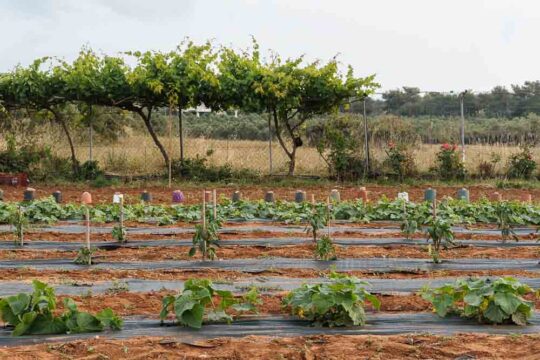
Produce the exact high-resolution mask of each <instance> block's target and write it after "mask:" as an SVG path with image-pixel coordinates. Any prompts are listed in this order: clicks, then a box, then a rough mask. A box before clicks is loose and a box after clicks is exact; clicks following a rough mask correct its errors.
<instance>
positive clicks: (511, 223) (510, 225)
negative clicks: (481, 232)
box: [493, 201, 523, 242]
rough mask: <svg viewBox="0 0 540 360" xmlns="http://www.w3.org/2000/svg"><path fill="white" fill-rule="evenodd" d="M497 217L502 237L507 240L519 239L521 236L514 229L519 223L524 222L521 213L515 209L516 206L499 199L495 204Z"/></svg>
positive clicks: (504, 240)
mask: <svg viewBox="0 0 540 360" xmlns="http://www.w3.org/2000/svg"><path fill="white" fill-rule="evenodd" d="M493 208H494V212H495V219H496V222H497V229H499V230H500V231H501V239H502V241H503V242H506V241H507V240H509V239H513V240H515V241H519V238H518V236H517V234H516V232H515V231H514V227H515V225H517V224H523V221H522V219H521V217H520V216H519V215H517V214H516V213H515V211H514V208H513V207H512V205H511V204H510V203H509V202H508V201H499V202H497V203H496V204H495V205H494V206H493Z"/></svg>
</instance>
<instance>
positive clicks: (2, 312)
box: [0, 299, 20, 325]
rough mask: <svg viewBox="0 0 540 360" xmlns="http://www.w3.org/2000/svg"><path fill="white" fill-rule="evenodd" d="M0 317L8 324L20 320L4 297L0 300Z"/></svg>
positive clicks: (14, 323)
mask: <svg viewBox="0 0 540 360" xmlns="http://www.w3.org/2000/svg"><path fill="white" fill-rule="evenodd" d="M0 318H1V319H2V321H3V322H5V323H6V324H10V325H17V324H18V323H19V322H20V320H19V317H18V316H17V315H15V314H14V313H13V310H11V307H10V306H9V304H8V302H7V300H6V299H1V300H0Z"/></svg>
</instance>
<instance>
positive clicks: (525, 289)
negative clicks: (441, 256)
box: [420, 277, 534, 325]
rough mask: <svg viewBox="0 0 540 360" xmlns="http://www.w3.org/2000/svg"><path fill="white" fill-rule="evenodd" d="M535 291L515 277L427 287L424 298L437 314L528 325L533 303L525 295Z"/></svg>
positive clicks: (480, 321)
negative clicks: (433, 287) (432, 287)
mask: <svg viewBox="0 0 540 360" xmlns="http://www.w3.org/2000/svg"><path fill="white" fill-rule="evenodd" d="M532 293H534V291H533V290H532V289H531V288H530V287H529V286H527V285H524V284H521V283H520V282H519V281H517V280H516V279H514V278H511V277H504V278H498V279H496V280H493V281H492V280H490V279H472V278H471V279H458V280H457V281H456V282H455V283H453V284H446V285H444V286H441V287H439V288H435V289H431V288H429V287H424V288H423V289H422V291H421V292H420V294H421V296H422V297H423V298H424V299H425V300H427V301H429V302H431V304H432V305H433V310H434V311H435V312H436V313H437V315H439V316H441V317H446V316H448V315H452V314H457V315H459V316H462V317H466V318H473V319H476V320H477V321H478V322H479V323H490V324H508V323H514V324H517V325H526V324H527V320H528V319H529V318H530V317H531V316H532V313H533V311H534V302H533V301H527V300H525V299H524V296H525V295H527V294H532Z"/></svg>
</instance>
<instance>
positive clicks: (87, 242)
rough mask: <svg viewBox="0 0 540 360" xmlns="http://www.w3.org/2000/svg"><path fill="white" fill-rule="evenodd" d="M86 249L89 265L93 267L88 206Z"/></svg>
mask: <svg viewBox="0 0 540 360" xmlns="http://www.w3.org/2000/svg"><path fill="white" fill-rule="evenodd" d="M86 248H87V249H88V265H92V256H91V255H90V209H89V208H88V206H86Z"/></svg>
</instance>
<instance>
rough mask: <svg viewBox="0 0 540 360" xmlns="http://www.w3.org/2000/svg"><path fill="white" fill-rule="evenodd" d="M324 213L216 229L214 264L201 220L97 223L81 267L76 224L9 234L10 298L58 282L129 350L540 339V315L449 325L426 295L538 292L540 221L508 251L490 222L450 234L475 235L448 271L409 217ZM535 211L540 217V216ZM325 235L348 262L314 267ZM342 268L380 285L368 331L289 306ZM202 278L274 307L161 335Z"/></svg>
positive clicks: (52, 339)
mask: <svg viewBox="0 0 540 360" xmlns="http://www.w3.org/2000/svg"><path fill="white" fill-rule="evenodd" d="M227 206H232V205H227ZM390 206H391V205H390ZM306 209H307V210H306ZM312 210H313V209H312V208H305V209H304V208H303V207H300V208H299V209H298V211H297V212H298V214H303V215H301V216H300V220H299V221H298V222H295V223H292V224H284V223H282V222H275V221H273V222H268V221H264V222H261V221H259V220H257V219H256V218H253V219H252V220H250V219H244V220H243V223H241V224H240V223H235V222H230V223H227V224H223V225H219V226H218V227H217V230H218V231H216V232H215V234H216V236H217V237H218V238H219V240H218V243H219V245H220V246H219V247H218V246H216V248H215V256H216V258H215V259H214V260H209V259H206V260H205V261H202V260H201V257H202V256H203V255H202V253H201V252H200V248H199V247H197V248H196V250H197V251H196V252H195V253H194V256H193V257H190V256H189V254H188V253H189V252H190V249H192V248H193V247H194V243H193V240H192V238H193V237H196V236H197V234H200V233H199V231H200V230H199V229H200V228H199V226H200V225H201V222H200V221H199V220H197V219H195V223H182V224H181V226H177V227H175V226H174V225H167V226H166V227H159V226H156V225H152V224H140V226H137V224H136V223H133V224H130V227H126V230H127V241H125V242H124V241H117V240H114V239H113V238H111V237H106V236H109V235H110V233H111V231H112V228H113V226H111V225H113V224H111V225H106V226H103V224H99V225H98V226H93V227H92V232H91V237H92V243H91V245H92V246H93V247H95V248H96V249H97V250H96V252H95V253H93V255H92V256H93V264H92V265H80V264H75V263H74V262H73V260H74V258H75V257H76V255H77V251H78V250H79V249H80V248H83V247H84V246H85V245H86V243H85V242H84V237H85V235H84V234H85V231H86V227H85V226H82V225H81V224H78V223H73V222H71V223H58V224H52V225H49V226H46V227H43V226H34V227H33V228H32V229H31V232H29V233H27V236H26V241H25V243H24V245H23V246H19V245H16V244H14V243H13V242H12V241H11V240H10V239H8V236H7V235H6V237H5V238H4V240H2V241H0V269H2V271H1V272H2V274H1V275H0V279H1V280H0V281H1V283H0V285H1V287H0V297H6V296H10V295H15V294H18V293H30V292H31V285H30V280H32V279H34V278H37V279H42V280H47V281H48V282H49V284H50V285H51V286H53V287H54V289H55V291H56V295H57V296H58V298H59V300H62V301H63V299H65V298H66V297H68V296H69V297H71V298H73V300H74V302H75V303H76V304H77V305H78V308H79V309H80V311H88V312H90V313H95V312H97V311H98V310H100V309H101V308H102V307H109V308H111V309H112V310H113V311H114V312H115V313H116V314H118V315H119V316H122V317H123V318H124V327H123V330H121V331H106V332H103V333H101V334H100V336H102V337H104V338H107V339H111V340H110V341H112V343H115V342H114V341H116V340H115V339H118V340H122V341H125V339H131V338H138V337H141V336H159V337H164V338H165V337H166V338H168V339H170V340H169V341H184V342H186V341H187V342H192V343H199V342H201V343H207V342H208V341H209V339H213V338H216V337H223V336H227V337H231V336H232V337H243V336H247V335H258V336H276V335H279V336H283V337H289V336H294V337H297V336H299V337H304V336H330V339H331V340H329V341H336V339H338V337H339V336H342V335H348V336H361V335H365V334H372V335H391V334H404V333H419V332H421V333H424V332H426V331H429V332H430V333H432V334H437V335H455V334H457V333H463V332H476V333H484V334H515V333H520V334H537V333H539V332H540V320H539V319H538V317H537V315H532V316H531V317H530V318H528V325H525V326H517V325H512V324H503V325H498V326H493V325H489V324H478V323H477V322H476V321H474V320H470V319H469V320H467V319H460V318H452V317H451V318H441V317H438V316H437V315H435V314H432V313H431V304H430V302H428V301H427V300H426V299H424V298H423V297H421V296H420V295H419V294H418V292H419V291H420V290H421V289H422V288H423V287H424V286H426V285H429V286H430V287H439V286H443V285H444V284H447V283H449V282H455V281H456V280H457V279H459V278H464V277H467V276H469V275H483V276H488V277H489V278H493V276H495V275H496V276H499V275H514V276H519V279H518V280H519V281H520V282H521V283H523V284H525V285H526V286H529V287H531V288H538V286H539V285H540V283H539V279H540V276H539V275H538V274H539V273H540V265H539V264H538V258H539V257H540V256H539V254H540V253H539V249H540V248H539V247H538V243H537V242H536V240H535V238H534V236H535V231H536V228H535V226H536V225H535V224H532V223H526V224H521V225H520V226H517V225H516V224H512V227H511V228H510V230H511V231H512V234H513V235H516V237H517V238H518V239H519V241H517V242H516V241H514V239H513V238H512V239H506V241H504V242H503V241H502V240H501V228H500V226H499V225H497V224H488V223H483V224H482V225H481V226H478V227H477V228H476V229H469V228H466V227H464V226H461V225H459V226H454V227H450V230H451V231H452V232H453V233H456V234H461V235H463V238H460V239H455V241H454V242H453V243H452V244H450V243H449V244H448V247H447V249H445V248H444V247H442V248H441V250H440V254H439V255H440V263H434V262H433V260H432V257H431V255H430V251H431V249H430V247H431V245H432V240H430V241H426V238H425V235H424V233H423V231H424V229H423V228H422V227H418V228H417V229H416V231H415V233H414V234H407V236H405V235H404V234H403V233H402V230H403V229H402V226H401V222H400V221H399V220H393V221H390V220H388V219H386V220H385V221H384V222H380V223H378V222H372V223H370V224H362V225H360V224H357V223H355V222H354V220H347V221H349V222H350V223H345V222H342V223H335V222H333V220H331V223H330V224H328V223H324V221H323V223H322V225H321V223H319V224H316V226H313V221H312V220H313V219H312V218H310V217H309V216H307V215H309V213H310V211H312ZM454 210H455V209H454ZM454 210H453V211H454ZM210 211H211V210H210ZM227 211H229V212H230V211H231V210H230V209H229V210H227ZM397 211H398V210H396V213H397ZM519 211H521V210H519ZM526 211H527V214H528V215H527V216H530V215H531V213H534V211H536V210H534V211H532V210H530V209H527V210H526ZM531 211H532V212H531ZM306 214H307V215H306ZM289 215H290V214H289ZM289 215H288V216H289ZM294 216H296V215H294ZM303 216H305V217H304V218H302V217H303ZM385 216H386V215H385ZM112 219H113V220H112V221H113V222H114V217H113V218H112ZM207 221H210V220H207ZM251 221H252V222H251ZM328 225H330V226H328ZM427 226H429V225H427ZM306 229H307V230H309V231H307V233H306ZM313 230H315V231H316V232H317V233H318V235H317V236H314V235H313ZM503 230H504V229H503ZM385 234H386V235H385ZM531 234H532V235H531ZM51 235H53V236H51ZM323 236H329V238H330V239H331V241H332V242H331V244H332V245H333V246H334V247H335V252H334V255H335V256H336V259H334V260H330V259H327V260H324V261H323V260H320V259H319V260H317V259H314V253H315V252H316V248H317V246H318V244H317V242H316V241H315V240H319V239H320V238H321V237H323ZM94 237H95V238H94ZM209 244H211V243H209ZM333 271H338V272H340V273H347V274H350V275H356V276H358V277H359V279H358V281H368V282H369V283H370V285H367V284H366V285H365V287H366V289H368V290H369V291H370V292H371V294H372V295H374V296H377V297H378V299H379V300H380V302H381V304H380V307H379V306H376V304H374V303H371V302H370V301H366V303H365V314H364V315H363V316H365V320H364V321H365V325H364V326H352V325H350V324H349V325H348V326H345V327H334V328H326V327H320V326H315V327H313V326H310V323H309V322H307V321H306V320H305V319H304V320H302V319H300V318H299V316H298V313H296V312H295V313H291V312H290V311H287V310H284V309H283V308H282V306H281V304H282V302H283V301H284V299H285V298H286V297H287V296H288V295H287V294H289V293H290V292H291V291H295V290H296V289H299V288H301V287H302V284H304V283H306V284H311V286H316V285H317V284H330V283H331V281H332V280H330V278H329V277H328V276H329V274H331V273H332V272H333ZM363 275H365V276H363ZM190 279H199V280H202V279H212V280H214V286H215V289H216V291H224V292H230V293H231V294H232V297H233V298H234V299H241V298H242V299H243V297H244V296H245V294H246V293H247V292H249V291H251V290H252V289H256V290H257V292H258V294H259V296H260V300H261V301H262V303H257V305H256V308H257V309H258V314H256V313H253V312H250V313H248V314H246V315H243V314H242V313H240V312H239V313H236V310H235V311H234V312H233V313H232V315H231V316H234V317H236V319H235V321H234V322H232V323H230V324H227V323H226V322H223V321H218V322H217V323H209V324H205V325H203V327H202V329H201V330H193V329H191V328H190V327H181V326H180V327H179V326H171V322H172V321H173V320H174V316H171V315H170V314H169V316H167V317H166V324H167V326H160V317H159V312H158V309H159V308H160V307H161V304H162V300H163V298H167V297H170V296H174V295H175V294H177V293H178V292H179V291H181V289H183V288H184V286H185V285H186V282H188V281H190ZM362 286H364V285H362ZM235 301H239V300H235ZM523 301H530V302H531V304H532V305H531V306H532V309H536V308H538V307H539V304H538V302H537V301H536V300H535V298H534V296H533V295H532V294H531V293H528V294H526V295H524V300H523ZM377 308H379V310H378V311H377ZM58 309H59V310H62V311H63V310H64V309H65V305H61V304H59V308H58ZM10 330H11V329H10V328H9V327H8V328H6V329H5V330H3V331H1V332H0V344H2V345H4V346H9V347H19V346H23V345H26V344H33V343H42V342H43V343H57V342H61V343H65V342H67V341H75V340H76V339H90V338H91V337H92V336H95V334H92V333H90V334H88V333H84V334H71V335H65V334H64V335H25V336H23V337H11V336H10ZM476 336H486V335H476ZM523 336H525V335H523ZM130 341H131V340H130ZM51 346H54V345H51Z"/></svg>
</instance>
